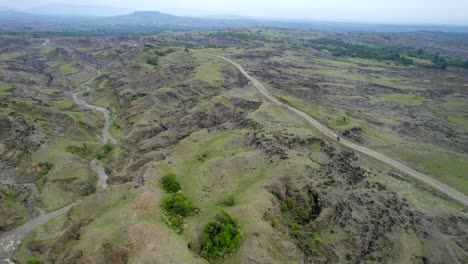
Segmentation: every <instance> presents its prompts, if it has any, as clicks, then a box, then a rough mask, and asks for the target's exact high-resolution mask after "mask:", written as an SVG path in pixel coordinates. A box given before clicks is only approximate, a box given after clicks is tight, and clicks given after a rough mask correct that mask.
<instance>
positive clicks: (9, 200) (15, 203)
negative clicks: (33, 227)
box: [0, 191, 28, 226]
mask: <svg viewBox="0 0 468 264" xmlns="http://www.w3.org/2000/svg"><path fill="white" fill-rule="evenodd" d="M1 203H3V206H5V207H7V208H11V209H13V210H15V215H16V217H15V219H14V220H13V225H15V226H16V225H20V224H22V223H25V222H26V221H27V220H28V211H27V209H26V207H25V206H24V204H23V203H22V202H21V195H20V194H19V193H17V192H15V191H10V192H9V193H7V194H6V195H5V196H4V197H3V199H2V200H1ZM3 221H4V220H3V219H2V216H0V222H3ZM2 224H3V223H2Z"/></svg>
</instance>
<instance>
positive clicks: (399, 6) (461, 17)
mask: <svg viewBox="0 0 468 264" xmlns="http://www.w3.org/2000/svg"><path fill="white" fill-rule="evenodd" d="M53 2H55V3H66V4H75V5H107V6H114V7H123V8H129V9H132V10H158V11H162V12H169V13H172V14H178V15H210V14H233V15H242V16H251V17H265V18H287V19H291V18H293V19H310V20H327V21H329V20H336V21H361V22H385V23H430V24H463V25H468V0H237V1H234V0H167V1H161V0H0V6H7V7H21V8H25V7H31V6H37V5H41V4H46V3H53Z"/></svg>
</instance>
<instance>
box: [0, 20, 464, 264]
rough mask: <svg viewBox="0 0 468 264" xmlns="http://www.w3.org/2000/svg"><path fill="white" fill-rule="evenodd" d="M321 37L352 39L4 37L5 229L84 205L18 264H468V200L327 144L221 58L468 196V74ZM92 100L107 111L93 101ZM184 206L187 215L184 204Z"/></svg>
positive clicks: (0, 40) (29, 246) (33, 242)
mask: <svg viewBox="0 0 468 264" xmlns="http://www.w3.org/2000/svg"><path fill="white" fill-rule="evenodd" d="M320 37H336V36H335V35H333V36H323V35H321V34H315V33H311V32H302V31H301V32H299V31H289V30H284V31H283V30H278V31H275V30H272V29H263V30H257V29H252V30H243V31H239V32H233V31H226V32H216V33H200V32H170V33H163V34H159V35H158V36H148V37H140V36H128V37H127V36H122V37H92V38H89V37H88V38H83V37H78V36H76V37H50V36H49V37H47V39H46V38H32V37H29V36H0V44H1V45H0V47H1V48H0V62H1V63H0V67H1V68H2V69H1V71H0V98H1V105H0V123H1V124H0V133H1V139H0V153H1V155H0V180H1V186H0V197H1V201H0V232H3V233H5V232H8V231H10V232H11V231H12V230H13V231H14V230H15V228H17V227H21V226H23V225H24V224H25V223H27V222H28V221H30V219H34V218H35V217H37V216H39V215H41V214H47V213H50V212H55V211H56V210H59V209H60V208H64V207H66V206H69V205H73V206H71V209H70V210H69V211H66V212H64V213H63V214H60V215H58V216H57V217H55V218H53V219H51V220H50V221H48V222H47V223H45V224H44V225H41V226H40V227H38V228H36V229H35V230H34V231H32V232H30V233H29V234H28V235H27V236H26V237H25V238H24V239H23V240H22V241H21V244H19V245H18V246H17V248H16V249H15V253H14V256H13V258H12V260H13V261H15V262H17V263H209V262H211V263H362V262H369V263H464V262H465V260H466V259H468V247H467V245H468V240H467V237H468V236H467V235H468V234H467V232H468V231H467V230H468V211H467V208H466V207H465V206H463V205H462V204H460V203H458V202H457V201H456V200H454V199H452V198H451V197H450V196H448V195H445V194H443V193H440V192H438V191H436V190H434V189H433V188H431V187H429V186H427V185H425V184H424V183H421V182H418V181H416V180H414V179H413V178H411V177H409V176H408V175H405V174H404V173H402V172H400V171H398V170H396V169H395V168H393V167H390V166H388V165H385V164H383V163H380V162H378V161H376V160H374V159H373V158H371V157H369V156H366V155H364V154H360V153H358V152H355V151H353V150H352V149H349V148H347V147H344V146H343V145H341V144H339V142H337V141H336V140H334V139H330V138H328V137H326V136H325V135H323V134H322V133H321V132H320V131H318V130H317V129H315V128H314V127H313V126H311V125H310V124H309V123H307V122H305V120H304V119H302V118H301V117H300V116H298V115H296V114H295V113H294V112H292V111H289V110H287V109H286V108H284V107H282V106H280V105H277V104H275V103H273V102H271V101H270V100H267V99H266V98H265V97H264V96H263V95H262V94H260V93H259V92H258V91H257V89H256V88H255V87H254V85H253V84H252V82H251V81H249V80H248V79H247V78H246V77H245V76H244V75H243V74H242V73H241V72H240V71H239V70H238V69H237V68H236V67H234V66H233V65H231V64H230V63H228V62H226V61H223V60H222V59H219V58H217V57H214V56H211V54H214V55H222V56H226V57H229V58H231V59H233V60H234V61H236V62H238V63H240V64H242V65H243V66H244V68H245V69H246V71H248V73H249V74H250V75H252V76H254V77H255V78H257V79H258V80H259V81H261V82H262V84H264V85H265V87H266V88H267V89H268V91H269V92H270V93H271V94H273V95H275V96H276V97H277V98H279V99H280V100H281V101H282V102H285V103H287V104H289V105H292V106H294V107H296V108H298V109H300V110H302V111H304V112H306V113H307V114H309V115H311V116H313V117H314V118H316V119H318V120H319V121H321V122H322V123H324V124H326V125H327V127H329V128H331V129H332V130H334V131H335V132H337V133H338V134H339V136H340V137H343V138H345V139H347V140H350V141H352V142H355V143H358V144H361V145H364V146H366V147H370V148H373V149H375V150H377V151H380V152H382V153H385V154H386V155H389V156H391V157H392V158H394V159H395V160H398V161H399V162H402V163H404V164H407V165H409V166H411V167H412V168H414V169H417V170H420V171H422V172H424V173H427V174H428V175H432V176H434V177H435V179H437V180H439V181H440V182H443V183H445V184H447V185H448V186H450V187H452V188H454V189H457V190H458V191H460V192H462V193H464V194H468V185H467V183H468V178H466V175H464V171H465V168H467V166H468V164H467V162H466V160H467V159H466V157H468V149H466V147H465V146H467V145H468V130H467V127H466V122H467V120H468V118H467V116H466V105H465V104H464V100H465V99H466V97H467V96H468V94H467V90H466V89H465V88H466V86H468V79H467V76H468V75H466V73H467V72H468V70H465V69H462V68H457V67H448V68H447V69H428V68H421V67H417V66H416V65H413V66H404V65H399V64H396V63H395V62H387V61H377V60H372V59H362V58H351V57H335V56H333V55H331V54H330V53H329V52H327V51H325V50H318V49H314V48H312V47H310V46H307V45H305V44H304V45H299V43H306V42H304V41H303V40H304V39H305V40H307V39H315V38H320ZM340 37H342V38H343V39H346V40H353V39H355V38H359V34H356V35H345V36H340ZM398 37H400V38H401V39H398V41H399V42H398V41H397V40H395V42H398V43H400V42H403V41H405V40H404V38H403V36H400V35H397V38H398ZM413 37H414V38H415V39H416V40H417V38H418V35H414V36H413ZM360 40H367V41H369V42H370V43H372V44H376V43H377V44H379V43H380V42H384V41H385V38H383V40H382V39H380V38H379V37H376V36H374V35H372V34H370V35H368V36H366V35H363V36H361V38H360ZM371 40H372V42H371ZM416 40H414V39H412V40H411V42H405V43H408V45H409V44H411V45H417V43H419V42H418V41H416ZM400 45H401V44H400ZM438 45H442V44H441V43H439V42H438ZM446 45H450V44H446ZM421 47H422V46H421ZM443 50H449V47H448V48H447V47H444V49H440V51H441V53H442V52H443ZM460 54H463V52H462V51H460ZM451 55H453V54H446V56H451ZM96 71H98V73H99V74H96ZM93 77H95V78H93ZM86 87H90V88H91V89H89V90H83V89H84V88H86ZM79 91H82V92H81V93H80V94H79V98H81V99H82V100H83V101H84V102H86V103H87V104H89V105H90V106H91V108H89V107H84V106H83V104H81V105H79V104H76V103H75V102H76V100H75V101H74V99H73V95H74V94H77V93H78V92H79ZM92 106H95V107H98V106H99V107H101V108H102V110H106V111H108V112H109V118H110V126H109V133H110V135H111V136H112V137H113V138H115V141H116V142H115V144H114V143H112V142H111V141H112V140H106V137H103V136H102V135H103V134H102V132H103V128H104V130H106V122H105V121H106V119H105V116H104V115H102V111H100V110H99V109H101V108H96V109H93V108H92ZM103 139H104V140H103ZM108 139H110V138H108ZM103 141H104V142H103ZM92 161H99V163H100V164H102V166H103V168H104V172H105V173H106V175H108V177H109V179H108V180H107V182H106V184H108V188H107V189H102V190H100V189H99V188H98V183H99V175H98V174H97V173H96V170H95V169H93V166H90V164H93V163H92ZM168 177H169V178H171V179H173V181H174V183H172V185H171V186H172V188H175V192H172V191H171V189H167V186H166V185H165V184H164V180H163V179H166V178H168ZM101 184H102V182H101ZM100 186H102V185H100ZM174 186H175V187H174ZM174 193H176V194H174ZM171 199H179V200H180V201H181V203H183V204H184V206H185V207H183V208H182V209H183V210H182V209H181V210H180V211H176V212H177V214H174V213H173V212H171V211H168V208H169V207H168V206H166V205H167V204H170V203H171V202H172V200H171ZM177 206H181V205H179V204H173V205H172V208H176V209H177V208H179V207H177ZM67 210H68V209H67ZM188 210H192V211H191V212H190V211H188ZM181 211H182V212H181ZM220 212H226V213H227V214H228V215H229V217H232V221H231V222H232V223H230V224H232V225H233V226H235V227H236V229H233V228H232V229H230V230H231V234H234V233H235V232H237V231H238V233H237V234H240V235H239V236H237V238H239V237H241V239H240V241H239V244H238V245H237V246H235V247H234V250H232V251H229V250H227V251H226V252H228V253H225V252H224V251H223V252H224V253H223V255H222V256H219V257H213V255H212V254H211V255H210V254H209V252H210V251H209V245H208V242H207V241H209V240H208V239H209V236H208V234H209V232H210V230H209V228H207V226H210V224H213V223H215V224H217V225H222V224H225V225H228V224H227V223H228V222H229V221H230V220H231V219H229V218H228V220H226V219H224V221H227V222H226V223H221V220H222V218H220V217H219V215H220ZM220 219H221V220H220ZM216 221H218V222H216ZM233 223H234V224H233ZM237 224H238V229H239V230H237ZM0 236H1V234H0ZM207 252H208V253H207Z"/></svg>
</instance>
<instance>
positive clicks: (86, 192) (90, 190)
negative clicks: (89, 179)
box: [81, 183, 96, 196]
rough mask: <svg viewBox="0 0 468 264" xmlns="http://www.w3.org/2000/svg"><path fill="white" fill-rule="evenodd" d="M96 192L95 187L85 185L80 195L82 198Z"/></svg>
mask: <svg viewBox="0 0 468 264" xmlns="http://www.w3.org/2000/svg"><path fill="white" fill-rule="evenodd" d="M95 192H96V187H95V186H94V185H93V184H91V183H89V184H86V186H84V187H83V188H81V195H82V196H89V195H91V194H93V193H95Z"/></svg>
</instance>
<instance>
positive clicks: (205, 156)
mask: <svg viewBox="0 0 468 264" xmlns="http://www.w3.org/2000/svg"><path fill="white" fill-rule="evenodd" d="M206 159H208V153H205V152H204V153H201V154H198V155H197V160H198V161H200V162H203V161H205V160H206Z"/></svg>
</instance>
